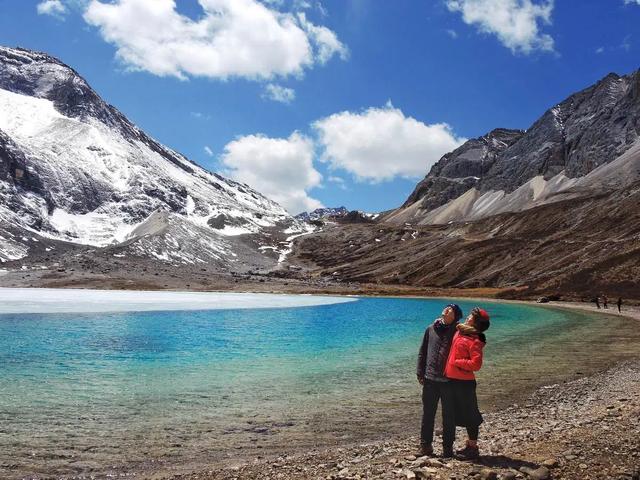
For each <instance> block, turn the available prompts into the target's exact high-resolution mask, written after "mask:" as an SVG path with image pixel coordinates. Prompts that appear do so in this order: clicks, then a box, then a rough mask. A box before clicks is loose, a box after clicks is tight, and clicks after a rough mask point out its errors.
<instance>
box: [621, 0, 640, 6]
mask: <svg viewBox="0 0 640 480" xmlns="http://www.w3.org/2000/svg"><path fill="white" fill-rule="evenodd" d="M624 4H625V5H640V0H624Z"/></svg>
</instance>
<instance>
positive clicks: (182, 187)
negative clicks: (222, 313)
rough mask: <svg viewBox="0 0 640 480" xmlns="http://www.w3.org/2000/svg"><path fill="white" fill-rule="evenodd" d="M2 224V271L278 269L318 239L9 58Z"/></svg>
mask: <svg viewBox="0 0 640 480" xmlns="http://www.w3.org/2000/svg"><path fill="white" fill-rule="evenodd" d="M0 220H1V226H0V261H5V262H6V261H11V260H14V261H15V260H18V259H21V258H24V257H27V256H29V257H31V256H38V257H39V258H41V259H42V258H43V257H46V256H47V252H51V251H52V250H56V251H58V252H60V251H66V250H68V249H69V248H72V247H73V248H74V249H75V247H77V246H85V247H86V248H92V249H93V250H95V249H96V248H97V249H102V250H104V249H107V250H108V251H109V255H115V256H119V257H124V256H128V255H133V256H138V257H144V258H152V259H156V260H159V261H162V262H168V263H174V264H190V265H195V264H215V265H218V266H220V267H221V268H231V269H239V270H242V269H245V270H246V269H247V268H252V267H255V266H258V267H268V266H270V265H271V266H272V265H274V264H276V263H277V261H278V259H279V257H280V255H281V253H282V252H284V251H285V250H286V248H287V245H288V243H287V238H288V237H289V236H292V235H293V234H297V233H301V232H304V231H306V230H307V228H308V227H307V226H306V225H305V224H303V223H301V222H299V221H297V220H295V219H294V218H292V217H291V216H290V215H289V214H288V213H287V212H286V211H285V210H284V209H283V208H282V207H280V206H279V205H278V204H276V203H275V202H273V201H271V200H269V199H268V198H266V197H264V196H263V195H261V194H260V193H258V192H256V191H255V190H253V189H251V188H250V187H249V186H247V185H244V184H240V183H237V182H234V181H231V180H229V179H226V178H223V177H221V176H220V175H216V174H212V173H210V172H208V171H206V170H204V169H203V168H201V167H199V166H198V165H196V164H194V163H193V162H191V161H189V160H188V159H187V158H185V157H184V156H182V155H180V154H179V153H177V152H175V151H173V150H171V149H169V148H167V147H165V146H163V145H161V144H160V143H158V142H157V141H156V140H154V139H152V138H151V137H149V136H148V135H146V134H145V133H144V132H143V131H142V130H140V129H139V128H138V127H136V126H135V125H133V124H132V123H131V122H130V121H129V120H127V118H125V117H124V115H122V114H121V113H120V112H119V111H118V110H117V109H115V108H114V107H112V106H111V105H108V104H106V103H105V102H104V101H103V100H102V99H101V98H100V97H99V96H98V94H97V93H96V92H95V91H94V90H93V89H92V88H91V87H90V86H89V85H88V84H87V82H86V81H85V80H84V79H83V78H82V77H81V76H80V75H78V73H77V72H75V71H74V70H73V69H72V68H70V67H68V66H67V65H65V64H63V63H62V62H60V61H59V60H57V59H55V58H53V57H51V56H48V55H46V54H43V53H38V52H33V51H28V50H23V49H13V48H5V47H0ZM249 237H250V238H249ZM248 238H249V239H248Z"/></svg>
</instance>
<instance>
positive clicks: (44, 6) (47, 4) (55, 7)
mask: <svg viewBox="0 0 640 480" xmlns="http://www.w3.org/2000/svg"><path fill="white" fill-rule="evenodd" d="M37 11H38V14H39V15H51V16H54V17H59V18H60V17H62V16H63V15H64V14H65V13H67V7H65V6H64V4H63V3H62V2H61V1H60V0H43V1H42V2H40V3H38V6H37Z"/></svg>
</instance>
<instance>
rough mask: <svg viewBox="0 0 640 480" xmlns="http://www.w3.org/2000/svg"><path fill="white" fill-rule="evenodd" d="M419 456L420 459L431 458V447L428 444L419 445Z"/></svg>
mask: <svg viewBox="0 0 640 480" xmlns="http://www.w3.org/2000/svg"><path fill="white" fill-rule="evenodd" d="M420 456H421V457H425V456H426V457H432V456H433V446H432V445H431V444H430V443H421V444H420Z"/></svg>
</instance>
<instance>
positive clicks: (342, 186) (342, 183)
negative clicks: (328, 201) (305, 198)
mask: <svg viewBox="0 0 640 480" xmlns="http://www.w3.org/2000/svg"><path fill="white" fill-rule="evenodd" d="M327 180H328V181H329V182H331V183H335V184H336V185H337V186H338V187H339V188H340V189H341V190H347V185H346V184H345V181H344V178H342V177H336V176H334V175H330V176H329V177H328V178H327Z"/></svg>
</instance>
